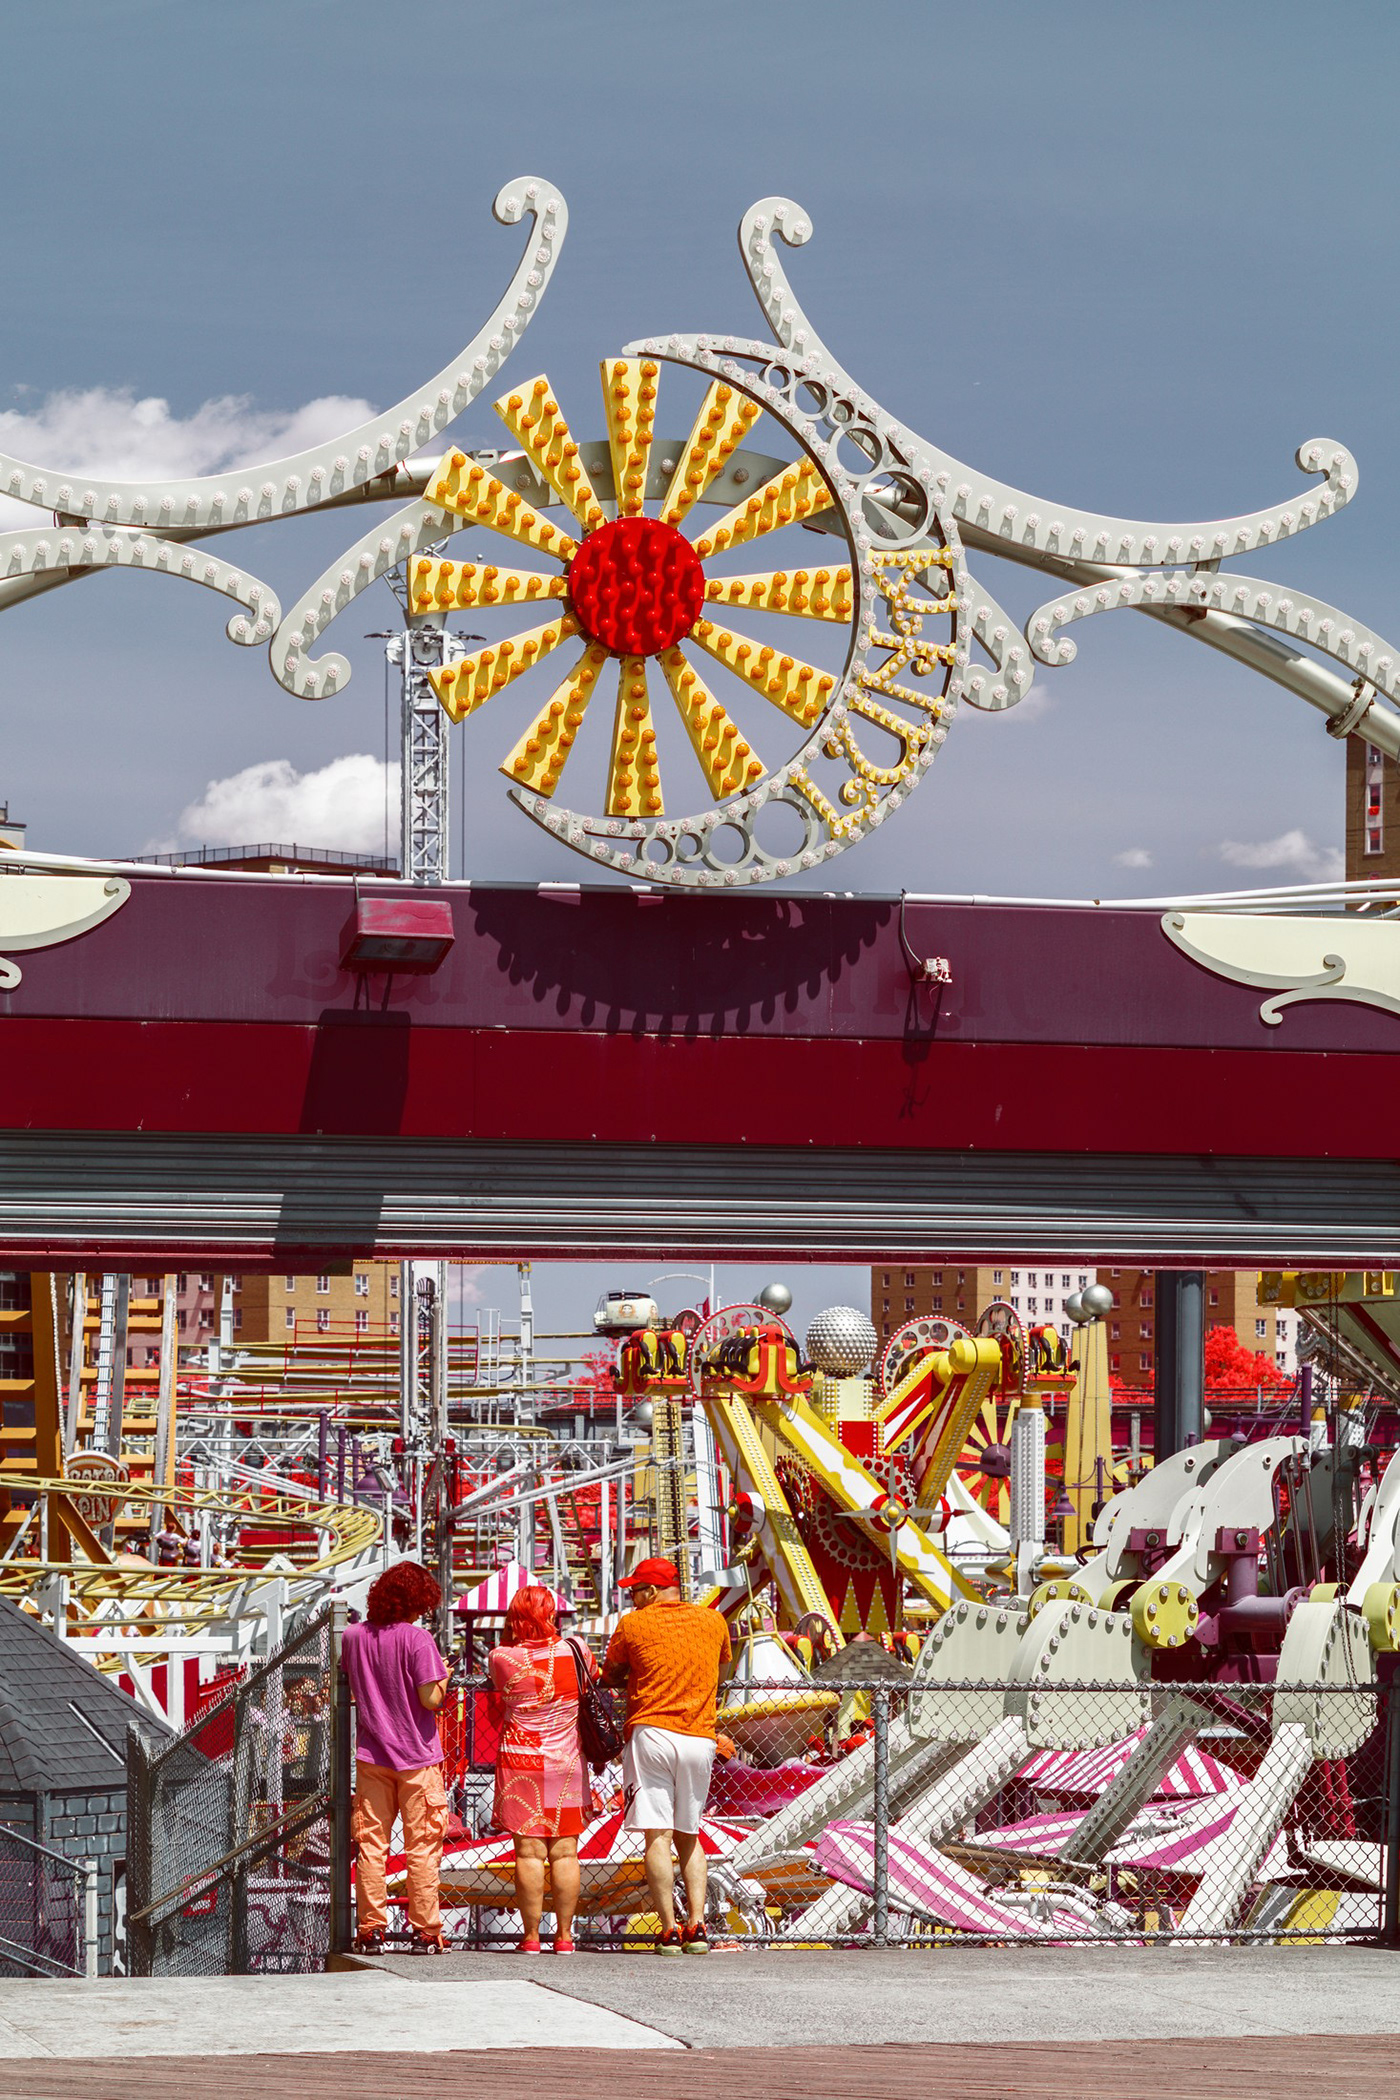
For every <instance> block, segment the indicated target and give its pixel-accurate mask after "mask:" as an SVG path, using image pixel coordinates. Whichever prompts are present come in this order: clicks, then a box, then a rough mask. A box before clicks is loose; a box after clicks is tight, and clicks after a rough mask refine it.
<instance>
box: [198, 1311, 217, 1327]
mask: <svg viewBox="0 0 1400 2100" xmlns="http://www.w3.org/2000/svg"><path fill="white" fill-rule="evenodd" d="M199 1324H200V1326H201V1327H212V1326H213V1324H214V1315H213V1313H211V1312H208V1311H205V1312H202V1313H201V1314H200V1316H199Z"/></svg>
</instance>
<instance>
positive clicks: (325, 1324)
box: [316, 1305, 331, 1334]
mask: <svg viewBox="0 0 1400 2100" xmlns="http://www.w3.org/2000/svg"><path fill="white" fill-rule="evenodd" d="M330 1331H331V1314H330V1307H329V1306H327V1305H318V1306H317V1308H316V1332H317V1334H329V1333H330Z"/></svg>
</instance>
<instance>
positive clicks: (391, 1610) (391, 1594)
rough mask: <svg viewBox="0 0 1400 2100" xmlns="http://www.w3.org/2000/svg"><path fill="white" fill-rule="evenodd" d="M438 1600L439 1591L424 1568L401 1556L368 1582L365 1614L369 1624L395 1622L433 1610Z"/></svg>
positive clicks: (437, 1604) (417, 1616)
mask: <svg viewBox="0 0 1400 2100" xmlns="http://www.w3.org/2000/svg"><path fill="white" fill-rule="evenodd" d="M441 1602H442V1591H441V1589H440V1588H439V1586H438V1584H437V1581H436V1580H435V1578H434V1577H433V1576H431V1575H430V1574H429V1573H428V1571H427V1569H426V1568H421V1567H420V1566H419V1565H418V1562H417V1561H416V1560H401V1561H397V1562H395V1564H394V1566H393V1567H392V1568H386V1569H385V1570H384V1573H383V1574H382V1575H381V1576H379V1577H378V1578H377V1580H376V1581H374V1582H372V1583H371V1584H370V1591H369V1597H368V1599H367V1600H366V1603H365V1616H366V1618H367V1619H368V1620H369V1623H370V1625H371V1626H397V1625H398V1624H399V1623H400V1622H401V1621H402V1620H404V1619H421V1618H422V1616H423V1614H424V1612H429V1611H436V1610H437V1608H438V1606H439V1605H440V1604H441Z"/></svg>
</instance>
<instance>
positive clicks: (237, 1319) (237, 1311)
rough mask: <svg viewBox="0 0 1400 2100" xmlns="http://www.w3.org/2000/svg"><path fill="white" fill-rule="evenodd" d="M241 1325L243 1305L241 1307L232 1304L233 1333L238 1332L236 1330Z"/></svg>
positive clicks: (239, 1328)
mask: <svg viewBox="0 0 1400 2100" xmlns="http://www.w3.org/2000/svg"><path fill="white" fill-rule="evenodd" d="M242 1326H243V1307H242V1306H241V1305H235V1306H234V1308H233V1331H234V1333H235V1334H237V1333H238V1332H239V1331H240V1330H241V1328H242Z"/></svg>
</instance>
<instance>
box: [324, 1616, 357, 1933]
mask: <svg viewBox="0 0 1400 2100" xmlns="http://www.w3.org/2000/svg"><path fill="white" fill-rule="evenodd" d="M344 1631H345V1603H344V1600H343V1599H337V1601H336V1603H335V1606H334V1619H333V1622H332V1627H331V1772H330V1783H331V1801H330V1811H331V1952H332V1953H333V1954H343V1953H345V1951H346V1949H347V1948H348V1947H349V1945H350V1943H351V1940H352V1939H353V1937H354V1930H353V1920H352V1917H351V1908H350V1855H351V1838H350V1803H351V1797H352V1795H353V1793H354V1789H355V1770H354V1763H353V1760H352V1758H351V1754H350V1753H351V1747H352V1745H351V1707H350V1680H349V1678H348V1677H347V1676H346V1674H345V1672H344V1670H343V1669H342V1668H341V1666H340V1642H341V1636H342V1634H343V1633H344Z"/></svg>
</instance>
